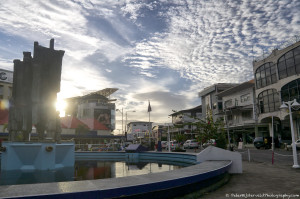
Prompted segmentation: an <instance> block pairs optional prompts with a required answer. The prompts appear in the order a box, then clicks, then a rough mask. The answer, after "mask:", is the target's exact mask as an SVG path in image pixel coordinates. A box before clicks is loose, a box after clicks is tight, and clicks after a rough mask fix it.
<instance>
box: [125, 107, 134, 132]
mask: <svg viewBox="0 0 300 199" xmlns="http://www.w3.org/2000/svg"><path fill="white" fill-rule="evenodd" d="M128 112H135V111H126V112H125V118H126V119H125V132H127V130H128V129H127V113H128ZM127 134H128V132H127Z"/></svg>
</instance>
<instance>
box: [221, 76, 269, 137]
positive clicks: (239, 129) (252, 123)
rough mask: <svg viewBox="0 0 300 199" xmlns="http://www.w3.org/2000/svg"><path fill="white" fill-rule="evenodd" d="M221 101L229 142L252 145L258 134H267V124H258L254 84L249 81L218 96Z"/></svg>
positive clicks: (252, 81)
mask: <svg viewBox="0 0 300 199" xmlns="http://www.w3.org/2000/svg"><path fill="white" fill-rule="evenodd" d="M217 96H218V97H219V98H222V101H223V114H224V121H225V128H226V130H228V133H229V134H230V138H231V142H232V143H237V142H240V141H241V140H242V141H243V142H244V143H252V142H253V139H254V138H255V137H257V136H256V135H258V132H261V133H262V132H268V124H262V123H258V120H257V117H258V115H257V109H256V107H255V104H256V98H255V84H254V80H250V81H247V82H244V83H242V84H239V85H237V86H234V87H232V88H229V89H227V90H225V91H223V92H221V93H219V94H217Z"/></svg>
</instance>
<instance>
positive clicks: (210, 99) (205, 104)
mask: <svg viewBox="0 0 300 199" xmlns="http://www.w3.org/2000/svg"><path fill="white" fill-rule="evenodd" d="M237 85H238V84H230V83H218V84H214V85H212V86H209V87H207V88H205V89H203V90H202V91H200V92H199V93H198V96H199V97H200V98H201V102H202V118H206V115H207V113H208V111H209V110H211V111H212V115H213V119H214V121H216V120H217V119H218V118H221V117H223V116H222V112H223V102H222V98H221V97H218V96H217V94H219V93H221V92H223V91H225V90H227V89H229V88H232V87H234V86H237Z"/></svg>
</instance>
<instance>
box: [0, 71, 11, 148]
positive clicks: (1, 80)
mask: <svg viewBox="0 0 300 199" xmlns="http://www.w3.org/2000/svg"><path fill="white" fill-rule="evenodd" d="M12 87H13V72H12V71H9V70H4V69H0V132H2V133H0V146H1V141H4V140H7V139H8V136H7V133H8V129H7V124H8V115H9V100H10V98H11V96H12Z"/></svg>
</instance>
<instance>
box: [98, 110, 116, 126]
mask: <svg viewBox="0 0 300 199" xmlns="http://www.w3.org/2000/svg"><path fill="white" fill-rule="evenodd" d="M94 118H95V119H96V120H97V121H98V122H100V123H101V124H103V125H105V126H106V127H107V128H108V129H111V127H112V125H111V111H110V109H95V110H94Z"/></svg>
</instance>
